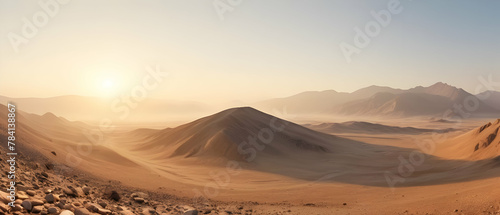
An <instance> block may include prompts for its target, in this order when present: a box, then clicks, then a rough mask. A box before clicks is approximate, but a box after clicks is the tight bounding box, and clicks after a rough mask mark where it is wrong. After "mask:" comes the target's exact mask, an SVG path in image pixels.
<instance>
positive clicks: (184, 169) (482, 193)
mask: <svg viewBox="0 0 500 215" xmlns="http://www.w3.org/2000/svg"><path fill="white" fill-rule="evenodd" d="M2 115H3V114H2ZM269 119H272V118H270V116H268V115H261V114H260V112H256V111H254V110H249V109H243V110H236V111H233V112H231V111H229V112H227V111H226V112H223V113H219V114H216V115H213V116H209V117H206V118H203V119H200V120H197V121H195V122H192V123H189V124H186V125H182V126H179V127H176V128H172V129H162V130H160V129H138V130H129V129H126V130H120V129H116V130H115V131H114V132H106V133H103V134H102V135H101V136H100V137H101V138H102V139H100V144H97V145H91V144H86V143H85V141H84V140H85V137H84V136H85V135H83V134H82V133H85V132H82V130H86V129H95V128H96V127H95V126H89V125H85V124H82V123H77V122H69V121H64V120H62V119H61V118H58V117H55V116H52V115H44V116H37V115H29V114H23V116H22V117H20V119H19V121H20V123H19V124H20V125H19V127H20V128H22V129H21V130H19V134H18V135H19V136H20V137H21V139H23V140H22V141H24V143H25V144H24V145H23V147H22V149H21V150H22V151H23V154H24V157H23V159H25V160H26V161H24V162H26V163H28V161H29V163H30V165H34V164H35V163H36V164H37V165H39V166H41V168H38V169H33V168H29V165H28V164H26V166H27V168H24V169H25V170H24V171H27V172H33V173H32V175H37V174H41V172H46V173H47V174H48V175H49V178H53V179H61V178H62V179H66V178H68V177H69V178H72V180H70V182H71V183H70V182H68V184H69V185H66V184H57V183H49V184H47V183H45V184H44V182H36V180H34V182H33V183H31V182H30V183H26V184H27V185H25V186H27V187H30V186H31V187H40V189H44V188H50V189H53V190H54V193H55V194H59V195H61V198H65V199H67V200H66V201H67V202H68V203H67V204H71V205H72V207H73V209H71V208H70V207H68V208H69V209H70V210H73V211H75V210H76V209H78V207H79V206H78V205H81V207H87V209H88V207H90V210H91V211H92V210H93V209H95V208H93V206H89V205H88V204H86V203H98V202H99V201H106V203H107V206H106V207H105V210H109V213H121V214H125V212H124V211H127V212H132V213H135V214H141V213H142V214H145V213H151V214H155V213H158V214H162V213H164V214H183V213H185V212H186V211H189V210H190V209H194V210H197V211H198V212H199V213H200V214H500V190H499V189H497V187H498V185H499V184H500V160H499V159H498V148H499V147H500V146H499V145H500V141H499V138H496V136H494V137H493V139H491V136H492V135H496V134H497V133H498V127H500V121H495V120H489V121H491V123H490V124H489V125H488V124H486V123H487V122H488V120H468V121H465V122H462V123H461V124H460V126H455V127H454V129H455V130H453V131H451V132H446V133H439V132H423V133H419V134H400V133H383V132H382V133H375V134H374V133H371V134H362V133H358V132H357V133H330V134H326V133H321V132H319V131H313V130H309V129H306V128H304V127H302V126H300V125H297V124H293V123H292V124H287V126H286V127H284V130H282V131H279V132H276V133H275V134H273V135H274V137H275V138H274V139H273V141H270V143H268V144H265V145H264V144H262V145H261V146H265V147H264V148H263V149H260V150H258V151H257V153H256V154H255V157H253V159H250V161H249V160H247V159H246V158H248V157H238V156H237V155H238V154H241V153H238V152H239V151H238V150H239V149H238V148H231V147H230V145H225V144H231V143H233V142H241V141H244V140H246V139H247V136H250V137H251V136H252V135H251V134H255V135H257V136H258V132H259V130H261V129H262V128H263V127H266V126H267V125H266V123H267V120H269ZM47 123H48V124H51V126H47ZM384 124H386V125H392V126H411V127H416V128H426V129H436V130H440V129H446V128H451V127H453V126H452V125H450V124H446V123H435V122H428V121H424V120H420V121H419V120H415V121H406V122H399V121H391V120H388V121H386V122H384ZM485 125H488V126H486V127H485ZM243 128H244V129H243ZM255 129H256V130H255ZM367 129H368V128H367ZM193 131H196V132H193ZM238 132H243V133H238ZM245 132H247V133H245ZM332 135H334V136H332ZM301 138H304V139H301ZM490 139H491V141H489V143H488V144H489V145H491V147H489V146H488V147H486V146H484V147H479V148H478V149H475V148H476V143H477V142H478V141H479V142H480V141H483V142H484V141H485V140H490ZM167 140H168V141H167ZM165 141H167V142H169V144H165ZM290 141H291V142H293V143H295V145H294V146H293V147H291V146H289V145H287V142H290ZM200 142H203V143H204V144H202V145H199V143H200ZM329 142H332V143H335V144H333V145H328V143H329ZM426 143H427V145H426ZM221 144H222V146H221ZM428 144H432V146H431V148H432V150H428V151H426V150H427V149H428V148H426V147H428V146H429V145H428ZM186 145H187V146H189V150H188V151H185V150H184V148H183V147H184V146H186ZM236 145H237V144H236ZM457 147H458V149H456V148H457ZM72 148H73V149H76V150H71V149H72ZM194 149H196V150H194ZM82 151H83V152H85V153H83V152H82ZM240 152H241V151H240ZM283 152H286V153H283ZM2 153H4V152H2ZM288 155H292V156H288ZM68 157H69V158H73V159H70V160H68ZM75 158H78V159H77V160H78V162H74V163H77V165H71V164H70V163H69V162H68V161H71V160H74V159H75ZM44 164H54V165H55V166H56V167H60V168H59V169H58V168H55V169H56V170H59V171H56V170H54V169H44V168H43V167H44ZM74 176H76V177H74ZM28 178H29V177H28ZM63 181H66V180H63ZM391 183H392V184H393V186H392V187H391ZM84 184H85V186H89V187H93V189H94V190H95V194H93V195H81V196H79V197H72V196H71V195H67V194H65V192H64V190H65V186H66V187H67V186H70V187H82V186H83V185H84ZM43 186H46V187H43ZM33 189H34V188H33ZM106 189H114V190H116V191H117V192H118V193H120V195H122V196H123V198H122V199H121V200H119V201H114V200H111V199H109V198H107V197H106V195H105V194H104V193H105V192H104V190H106ZM138 191H141V192H144V193H147V194H148V195H147V198H148V199H147V200H148V201H146V202H137V201H135V200H134V198H136V197H137V195H132V193H133V192H138ZM75 192H76V191H75ZM99 193H103V194H102V195H101V194H99ZM45 195H47V194H45V193H43V192H37V194H36V195H35V196H33V197H29V198H27V199H28V200H29V199H32V198H40V199H41V200H42V201H43V198H44V196H45ZM108 197H109V196H108ZM75 202H78V203H79V204H76V206H75V204H74V203H75ZM45 203H46V204H48V205H46V207H45V208H46V209H48V208H49V207H51V204H52V205H54V207H55V206H57V205H55V204H54V203H48V202H45ZM159 205H164V206H165V205H167V206H166V207H163V208H161V207H158V206H159ZM60 206H61V205H60ZM94 206H95V205H94ZM118 207H121V208H118ZM63 208H64V204H63V205H62V207H61V208H59V209H58V210H63ZM151 208H153V210H151ZM155 208H158V209H155ZM46 209H42V211H45V210H46ZM101 209H104V208H101ZM145 209H147V210H145ZM94 212H99V210H97V209H95V210H94ZM99 213H104V214H107V213H108V212H102V211H100V212H99ZM190 213H192V212H190Z"/></svg>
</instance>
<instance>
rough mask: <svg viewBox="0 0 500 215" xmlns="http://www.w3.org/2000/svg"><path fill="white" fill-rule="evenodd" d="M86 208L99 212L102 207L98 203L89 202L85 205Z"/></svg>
mask: <svg viewBox="0 0 500 215" xmlns="http://www.w3.org/2000/svg"><path fill="white" fill-rule="evenodd" d="M85 208H87V210H89V211H92V212H97V211H99V209H100V208H101V207H100V206H99V205H98V204H94V203H88V204H86V205H85Z"/></svg>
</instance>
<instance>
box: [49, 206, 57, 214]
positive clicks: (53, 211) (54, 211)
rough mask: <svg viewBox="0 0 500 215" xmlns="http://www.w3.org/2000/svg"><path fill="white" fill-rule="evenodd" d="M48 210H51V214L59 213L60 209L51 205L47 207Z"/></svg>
mask: <svg viewBox="0 0 500 215" xmlns="http://www.w3.org/2000/svg"><path fill="white" fill-rule="evenodd" d="M47 212H49V214H57V213H58V212H59V211H58V210H57V208H55V207H50V208H48V209H47Z"/></svg>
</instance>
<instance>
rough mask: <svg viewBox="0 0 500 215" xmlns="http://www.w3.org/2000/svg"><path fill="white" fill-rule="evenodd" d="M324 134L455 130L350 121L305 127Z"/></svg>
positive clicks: (420, 132)
mask: <svg viewBox="0 0 500 215" xmlns="http://www.w3.org/2000/svg"><path fill="white" fill-rule="evenodd" d="M304 126H305V127H307V128H310V129H313V130H316V131H321V132H323V133H358V134H422V133H428V132H439V133H444V132H450V131H454V130H455V129H425V128H415V127H399V126H389V125H382V124H376V123H369V122H360V121H350V122H343V123H321V124H317V125H310V124H308V125H304Z"/></svg>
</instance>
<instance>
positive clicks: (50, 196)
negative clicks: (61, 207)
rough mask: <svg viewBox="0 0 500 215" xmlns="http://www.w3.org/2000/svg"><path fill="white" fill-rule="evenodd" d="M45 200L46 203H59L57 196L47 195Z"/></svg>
mask: <svg viewBox="0 0 500 215" xmlns="http://www.w3.org/2000/svg"><path fill="white" fill-rule="evenodd" d="M45 200H47V202H48V203H54V202H57V201H59V196H57V195H54V194H52V193H49V194H48V195H46V196H45Z"/></svg>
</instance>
